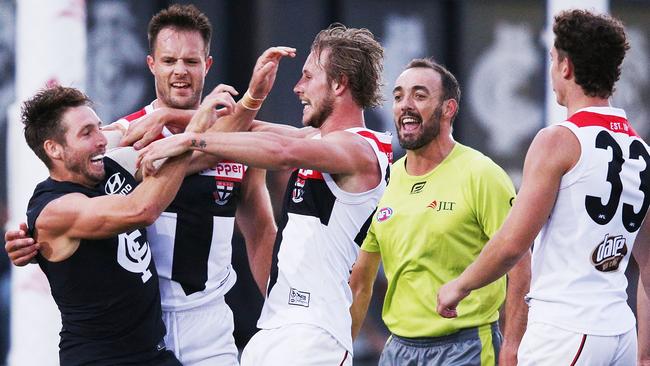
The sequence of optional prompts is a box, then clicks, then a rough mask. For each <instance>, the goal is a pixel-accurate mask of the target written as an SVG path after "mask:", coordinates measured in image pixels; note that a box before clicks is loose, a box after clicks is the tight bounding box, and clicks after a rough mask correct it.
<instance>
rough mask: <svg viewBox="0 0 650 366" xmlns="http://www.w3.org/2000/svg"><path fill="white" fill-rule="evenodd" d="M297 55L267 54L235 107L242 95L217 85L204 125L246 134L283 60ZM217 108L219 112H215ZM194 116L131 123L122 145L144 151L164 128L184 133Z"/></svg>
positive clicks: (164, 115) (158, 114)
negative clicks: (237, 99)
mask: <svg viewBox="0 0 650 366" xmlns="http://www.w3.org/2000/svg"><path fill="white" fill-rule="evenodd" d="M295 54H296V50H295V49H294V48H291V47H271V48H269V49H267V50H266V51H264V53H263V54H262V55H261V56H260V57H259V58H258V59H257V62H256V63H255V66H254V68H253V74H252V76H251V80H250V83H249V86H248V90H247V91H246V93H245V94H244V97H243V98H241V99H240V100H239V102H238V103H236V104H235V103H234V101H232V97H231V95H238V94H239V93H238V92H237V91H236V90H235V89H234V88H233V87H231V86H229V85H224V84H220V85H218V86H217V87H216V88H215V89H214V90H213V91H212V92H211V93H210V94H209V95H208V96H206V98H205V99H209V98H210V99H212V101H211V102H210V104H211V109H210V110H206V111H204V115H203V117H204V119H203V123H209V124H210V125H212V124H214V125H213V126H212V128H211V130H212V131H221V132H233V131H247V130H248V129H249V128H250V126H251V123H252V121H253V118H255V115H256V114H257V111H258V110H259V107H260V106H261V104H262V101H263V100H264V99H265V98H266V96H267V95H268V94H269V92H270V91H271V88H272V87H273V84H274V82H275V77H276V74H277V70H278V66H279V64H280V60H281V59H282V58H283V57H295ZM217 97H220V100H215V98H217ZM227 98H230V100H228V99H227ZM205 99H204V102H205ZM217 101H218V102H219V103H217ZM230 101H232V103H230ZM217 106H219V107H220V109H216V107H217ZM207 112H209V113H207ZM194 113H195V111H194V110H176V109H170V108H161V109H160V110H156V111H154V112H153V113H151V114H149V115H145V116H144V117H142V118H141V119H140V120H138V121H136V122H133V123H131V125H130V126H129V130H128V131H127V133H126V135H125V136H124V138H123V139H122V141H121V144H122V146H128V145H131V144H133V146H134V147H135V148H136V149H141V148H143V147H145V146H147V145H149V144H150V143H151V142H153V141H155V139H156V138H157V136H158V135H160V132H161V131H162V128H163V126H165V125H167V126H168V127H169V126H170V125H171V126H173V127H174V131H173V132H174V133H179V132H182V131H183V130H185V128H186V126H187V125H188V124H189V123H191V121H192V117H193V116H194Z"/></svg>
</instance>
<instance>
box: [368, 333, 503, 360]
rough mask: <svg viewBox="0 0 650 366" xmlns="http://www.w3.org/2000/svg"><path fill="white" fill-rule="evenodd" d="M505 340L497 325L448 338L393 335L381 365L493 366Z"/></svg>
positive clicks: (385, 349)
mask: <svg viewBox="0 0 650 366" xmlns="http://www.w3.org/2000/svg"><path fill="white" fill-rule="evenodd" d="M501 343H502V337H501V332H500V331H499V325H498V324H497V323H496V322H495V323H492V324H486V325H483V326H480V327H476V328H467V329H463V330H461V331H459V332H457V333H454V334H450V335H447V336H444V337H433V338H404V337H399V336H396V335H394V334H393V335H391V336H390V337H389V338H388V341H387V342H386V346H385V347H384V351H383V352H382V353H381V358H380V359H379V366H425V365H426V366H437V365H444V366H490V365H496V364H497V360H498V359H499V350H500V349H501Z"/></svg>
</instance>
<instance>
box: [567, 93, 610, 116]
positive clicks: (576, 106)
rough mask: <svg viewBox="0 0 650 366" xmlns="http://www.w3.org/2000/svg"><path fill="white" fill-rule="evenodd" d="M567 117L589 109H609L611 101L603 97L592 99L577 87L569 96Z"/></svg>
mask: <svg viewBox="0 0 650 366" xmlns="http://www.w3.org/2000/svg"><path fill="white" fill-rule="evenodd" d="M566 100H567V103H566V109H567V117H570V116H572V115H573V114H574V113H576V112H577V111H579V110H581V109H583V108H587V107H609V106H610V105H609V100H608V99H607V98H601V97H590V96H588V95H585V93H584V92H583V91H582V88H581V87H580V86H578V85H576V88H574V89H573V90H572V92H570V93H569V94H568V95H567V98H566Z"/></svg>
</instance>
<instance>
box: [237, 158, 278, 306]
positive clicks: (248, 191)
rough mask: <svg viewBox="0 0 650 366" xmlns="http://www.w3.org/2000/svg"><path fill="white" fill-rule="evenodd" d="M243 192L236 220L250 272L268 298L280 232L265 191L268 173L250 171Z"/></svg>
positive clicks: (250, 169)
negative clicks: (275, 248)
mask: <svg viewBox="0 0 650 366" xmlns="http://www.w3.org/2000/svg"><path fill="white" fill-rule="evenodd" d="M242 191H243V192H242V201H241V203H240V204H239V205H238V207H237V213H236V215H235V219H236V222H237V226H238V227H239V230H241V232H242V234H243V235H244V240H245V241H246V253H247V255H248V265H249V267H250V269H251V273H253V278H254V279H255V283H257V287H258V288H259V290H260V292H261V293H262V296H263V297H266V296H265V294H266V284H267V282H268V279H269V272H270V270H271V255H272V254H273V243H274V242H275V235H276V233H277V230H278V229H277V227H276V226H275V221H274V219H273V209H272V208H271V199H270V197H269V191H268V190H267V189H266V171H265V170H261V169H256V168H248V170H247V171H246V176H245V178H244V182H243V187H242Z"/></svg>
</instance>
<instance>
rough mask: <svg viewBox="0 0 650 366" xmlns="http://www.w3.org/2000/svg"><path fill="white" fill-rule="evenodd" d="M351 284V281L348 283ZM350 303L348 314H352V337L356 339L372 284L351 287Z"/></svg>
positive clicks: (368, 302) (368, 303)
mask: <svg viewBox="0 0 650 366" xmlns="http://www.w3.org/2000/svg"><path fill="white" fill-rule="evenodd" d="M350 285H352V283H350ZM352 291H353V292H352V299H353V300H352V305H351V306H350V315H351V316H352V339H353V340H354V339H356V338H357V336H358V335H359V332H361V326H362V325H363V321H364V320H365V319H366V314H367V313H368V306H369V305H370V300H371V299H372V286H367V287H365V286H364V287H362V288H356V289H352Z"/></svg>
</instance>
